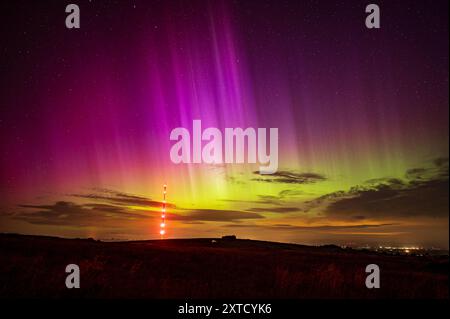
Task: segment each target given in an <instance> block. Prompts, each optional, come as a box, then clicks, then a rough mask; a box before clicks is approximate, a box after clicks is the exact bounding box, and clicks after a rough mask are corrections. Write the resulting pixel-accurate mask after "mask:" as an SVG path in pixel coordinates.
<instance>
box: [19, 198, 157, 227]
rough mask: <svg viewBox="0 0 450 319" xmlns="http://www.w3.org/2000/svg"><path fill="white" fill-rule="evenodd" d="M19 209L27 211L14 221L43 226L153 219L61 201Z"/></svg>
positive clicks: (101, 206) (96, 206) (127, 212)
mask: <svg viewBox="0 0 450 319" xmlns="http://www.w3.org/2000/svg"><path fill="white" fill-rule="evenodd" d="M19 207H20V208H22V209H25V210H22V211H20V212H17V213H14V214H13V218H14V219H18V220H23V221H26V222H29V223H31V224H41V225H68V226H79V227H86V226H99V225H105V224H108V225H110V224H111V223H114V222H117V221H120V222H125V221H132V220H136V219H148V218H151V214H150V213H147V214H138V213H136V212H134V211H132V210H127V209H125V208H122V207H117V206H112V205H105V204H86V205H80V204H75V203H72V202H65V201H59V202H56V203H54V204H50V205H20V206H19Z"/></svg>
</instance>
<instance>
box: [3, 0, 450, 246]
mask: <svg viewBox="0 0 450 319" xmlns="http://www.w3.org/2000/svg"><path fill="white" fill-rule="evenodd" d="M72 2H74V3H77V4H78V5H79V7H80V10H81V28H80V29H66V28H65V23H64V22H65V18H66V13H65V6H66V5H67V4H69V3H71V2H67V3H66V1H46V2H41V1H39V2H38V1H3V2H2V3H1V4H0V10H1V12H3V13H6V14H5V16H4V18H3V19H2V21H1V22H0V23H1V24H2V26H1V31H0V32H1V39H2V40H1V43H2V44H1V47H0V50H1V51H0V56H1V64H0V68H1V73H0V81H1V87H0V90H1V104H0V106H1V107H0V110H1V113H0V114H1V115H0V232H15V233H24V234H42V235H55V236H63V237H94V238H99V239H153V238H159V220H160V219H159V217H160V216H159V215H160V214H159V211H160V209H161V201H162V185H163V184H164V183H167V185H168V194H167V199H168V213H167V226H168V230H167V237H168V238H184V237H217V236H222V235H226V234H236V235H237V236H238V237H241V238H251V239H262V240H273V241H283V242H296V243H304V244H324V243H335V244H345V245H366V244H369V245H378V244H395V245H421V246H426V247H431V246H435V247H441V248H448V240H449V237H448V230H449V224H448V215H449V208H448V207H449V206H448V153H449V149H448V145H449V136H448V132H449V130H448V110H449V96H448V68H449V66H448V2H447V1H433V2H432V3H430V2H429V1H376V3H377V4H378V5H379V6H380V8H381V28H380V29H370V30H369V29H367V28H366V27H365V23H364V21H365V17H366V13H365V6H366V5H367V4H368V2H367V3H366V2H365V1H359V0H358V1H357V0H348V1H267V0H261V1H252V0H245V1H244V0H241V1H231V0H229V1H206V0H204V1H200V0H193V1H181V0H180V1H179V0H170V1H155V0H149V1H139V0H136V1H131V0H130V1H126V0H121V1H114V0H111V1H100V0H93V1H81V0H79V1H78V0H77V1H72ZM194 119H200V120H201V121H202V126H203V127H205V128H206V127H217V128H219V129H224V128H225V127H242V128H246V127H254V128H258V127H261V128H263V127H265V128H270V127H277V128H278V129H279V169H278V171H277V173H275V174H272V175H260V174H259V173H258V165H257V164H224V165H218V164H217V165H207V164H179V165H176V164H173V163H172V162H171V161H170V156H169V152H170V148H171V146H172V145H173V142H172V141H170V140H169V135H170V132H171V130H172V129H173V128H176V127H186V128H189V129H191V127H192V121H193V120H194Z"/></svg>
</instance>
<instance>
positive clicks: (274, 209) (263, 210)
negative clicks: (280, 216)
mask: <svg viewBox="0 0 450 319" xmlns="http://www.w3.org/2000/svg"><path fill="white" fill-rule="evenodd" d="M249 211H251V212H255V213H292V212H299V211H301V209H300V208H298V207H285V206H281V207H254V208H250V209H249Z"/></svg>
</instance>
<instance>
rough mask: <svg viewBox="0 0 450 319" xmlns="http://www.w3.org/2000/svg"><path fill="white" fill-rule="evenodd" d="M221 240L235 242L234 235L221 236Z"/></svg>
mask: <svg viewBox="0 0 450 319" xmlns="http://www.w3.org/2000/svg"><path fill="white" fill-rule="evenodd" d="M222 239H224V240H236V235H226V236H222Z"/></svg>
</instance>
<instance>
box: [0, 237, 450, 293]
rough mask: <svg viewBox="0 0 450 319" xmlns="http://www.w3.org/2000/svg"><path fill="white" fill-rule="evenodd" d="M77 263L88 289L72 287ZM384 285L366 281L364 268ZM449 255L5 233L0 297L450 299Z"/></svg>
mask: <svg viewBox="0 0 450 319" xmlns="http://www.w3.org/2000/svg"><path fill="white" fill-rule="evenodd" d="M72 263H73V264H77V265H78V266H79V267H80V271H81V288H80V289H67V288H66V286H65V278H66V276H67V274H66V273H65V267H66V265H68V264H72ZM372 263H374V264H377V265H378V266H379V267H380V269H381V288H380V289H371V290H369V289H367V288H366V287H365V278H366V275H367V274H366V273H365V267H366V265H368V264H372ZM447 269H448V256H447V257H436V256H435V257H431V256H428V257H427V256H424V257H414V256H388V255H382V254H378V253H375V252H367V251H355V250H348V249H345V250H344V249H340V248H338V247H332V246H329V247H309V246H301V245H291V244H278V243H270V242H260V241H250V240H222V239H215V240H214V242H213V240H212V239H177V240H163V241H160V240H156V241H140V242H114V243H111V242H100V241H94V240H88V239H61V238H51V237H41V236H22V235H7V234H3V235H2V234H0V297H3V298H4V297H33V298H34V297H56V298H67V297H70V298H72V297H87V298H119V297H120V298H448V297H449V293H448V270H447Z"/></svg>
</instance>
